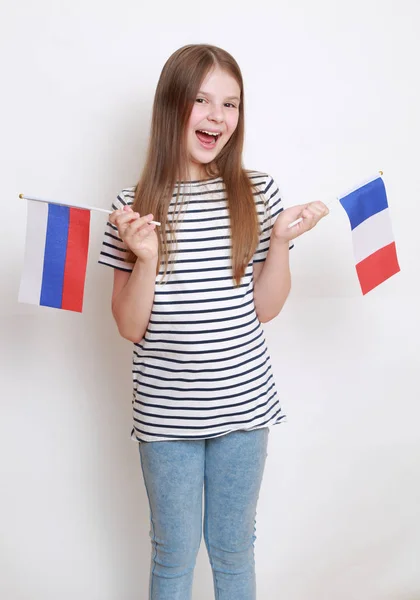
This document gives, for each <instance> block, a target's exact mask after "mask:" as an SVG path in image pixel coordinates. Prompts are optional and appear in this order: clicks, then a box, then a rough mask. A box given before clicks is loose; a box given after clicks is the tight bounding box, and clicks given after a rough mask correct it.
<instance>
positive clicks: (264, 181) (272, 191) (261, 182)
mask: <svg viewBox="0 0 420 600" xmlns="http://www.w3.org/2000/svg"><path fill="white" fill-rule="evenodd" d="M245 172H246V173H247V175H248V177H249V179H250V180H251V184H252V185H253V187H254V189H255V191H256V194H257V195H258V196H261V195H262V196H263V198H264V199H265V201H266V202H268V203H270V201H271V199H272V198H273V196H278V195H279V193H280V192H279V186H278V184H277V183H276V181H275V179H274V178H273V177H272V176H271V175H270V173H266V172H265V171H253V170H250V169H247V170H246V171H245Z"/></svg>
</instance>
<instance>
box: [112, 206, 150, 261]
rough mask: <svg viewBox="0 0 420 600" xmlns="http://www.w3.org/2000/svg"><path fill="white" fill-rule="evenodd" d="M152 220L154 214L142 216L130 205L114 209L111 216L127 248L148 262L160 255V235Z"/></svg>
mask: <svg viewBox="0 0 420 600" xmlns="http://www.w3.org/2000/svg"><path fill="white" fill-rule="evenodd" d="M152 220H153V215H152V214H149V215H146V216H144V217H140V215H139V213H136V212H134V211H133V209H132V208H131V207H130V206H124V208H122V209H118V210H114V212H113V213H111V215H110V217H109V221H110V222H111V223H112V224H113V225H115V226H116V227H117V229H118V234H119V236H120V238H121V239H122V241H123V242H124V243H125V245H126V246H127V248H129V249H130V250H131V251H132V252H133V253H134V254H135V255H136V256H137V257H138V258H139V259H140V260H141V261H142V262H148V261H149V260H153V259H156V258H157V256H158V237H157V234H156V231H155V228H156V225H153V224H151V223H150V221H152Z"/></svg>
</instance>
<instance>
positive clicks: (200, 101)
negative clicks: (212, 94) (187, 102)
mask: <svg viewBox="0 0 420 600" xmlns="http://www.w3.org/2000/svg"><path fill="white" fill-rule="evenodd" d="M195 101H196V102H199V103H200V104H201V103H202V102H205V100H204V98H196V99H195Z"/></svg>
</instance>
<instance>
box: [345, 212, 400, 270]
mask: <svg viewBox="0 0 420 600" xmlns="http://www.w3.org/2000/svg"><path fill="white" fill-rule="evenodd" d="M352 240H353V252H354V259H355V262H356V263H359V262H361V261H362V260H364V259H365V258H367V257H368V256H370V255H371V254H373V253H374V252H376V251H377V250H380V249H381V248H383V247H384V246H388V245H389V244H391V243H392V242H393V241H394V234H393V233H392V226H391V219H390V216H389V210H388V209H387V208H386V209H385V210H382V211H381V212H378V213H376V214H375V215H373V216H372V217H370V218H369V219H366V220H365V221H363V222H362V223H361V224H360V225H358V226H357V227H356V228H355V229H353V231H352Z"/></svg>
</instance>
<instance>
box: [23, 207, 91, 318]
mask: <svg viewBox="0 0 420 600" xmlns="http://www.w3.org/2000/svg"><path fill="white" fill-rule="evenodd" d="M89 234H90V211H89V210H85V209H82V208H72V207H69V206H61V205H57V204H49V203H41V202H31V201H30V202H28V218H27V225H26V247H25V258H24V265H23V271H22V277H21V282H20V289H19V302H25V303H28V304H37V305H41V306H50V307H53V308H61V309H65V310H73V311H76V312H82V308H83V293H84V285H85V276H86V264H87V257H88V246H89Z"/></svg>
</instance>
